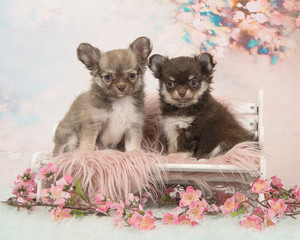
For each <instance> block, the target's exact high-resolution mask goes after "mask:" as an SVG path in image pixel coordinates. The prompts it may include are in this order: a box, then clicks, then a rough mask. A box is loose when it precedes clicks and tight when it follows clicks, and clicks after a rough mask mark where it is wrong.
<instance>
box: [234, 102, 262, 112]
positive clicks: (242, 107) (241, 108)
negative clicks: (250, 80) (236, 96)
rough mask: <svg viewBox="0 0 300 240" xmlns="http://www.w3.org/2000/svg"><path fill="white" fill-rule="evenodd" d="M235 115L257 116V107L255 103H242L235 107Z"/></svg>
mask: <svg viewBox="0 0 300 240" xmlns="http://www.w3.org/2000/svg"><path fill="white" fill-rule="evenodd" d="M235 110H236V111H237V113H239V114H242V115H257V114H258V107H257V104H255V103H242V104H238V105H237V106H235Z"/></svg>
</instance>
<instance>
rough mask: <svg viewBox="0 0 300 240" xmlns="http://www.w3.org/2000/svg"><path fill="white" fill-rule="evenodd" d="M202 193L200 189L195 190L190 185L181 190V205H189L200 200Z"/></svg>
mask: <svg viewBox="0 0 300 240" xmlns="http://www.w3.org/2000/svg"><path fill="white" fill-rule="evenodd" d="M201 195H202V192H201V191H200V190H196V191H195V190H194V188H193V187H192V186H188V187H187V189H186V191H185V192H180V197H181V200H180V202H179V206H180V207H185V206H188V205H189V204H190V203H191V202H192V201H195V200H198V199H199V198H200V197H201Z"/></svg>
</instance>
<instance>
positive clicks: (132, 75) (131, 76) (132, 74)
mask: <svg viewBox="0 0 300 240" xmlns="http://www.w3.org/2000/svg"><path fill="white" fill-rule="evenodd" d="M128 77H129V80H135V78H136V74H135V73H129V75H128Z"/></svg>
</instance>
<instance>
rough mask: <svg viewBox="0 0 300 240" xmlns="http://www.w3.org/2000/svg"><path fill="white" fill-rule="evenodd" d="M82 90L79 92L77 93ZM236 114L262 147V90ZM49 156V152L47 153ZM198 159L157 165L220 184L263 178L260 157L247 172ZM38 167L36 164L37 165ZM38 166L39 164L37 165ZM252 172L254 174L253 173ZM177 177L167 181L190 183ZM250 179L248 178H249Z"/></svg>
mask: <svg viewBox="0 0 300 240" xmlns="http://www.w3.org/2000/svg"><path fill="white" fill-rule="evenodd" d="M80 93H82V91H80V92H79V94H80ZM234 110H235V111H236V112H237V114H239V115H242V116H243V118H242V119H241V121H242V124H243V126H244V127H245V128H246V129H248V130H249V131H251V132H253V133H255V134H256V136H257V137H258V141H259V146H260V148H261V149H262V148H263V142H264V127H263V90H259V98H258V103H244V104H239V105H237V106H235V109H234ZM57 126H58V124H56V125H55V126H54V127H53V132H52V136H53V138H54V134H55V131H56V128H57ZM45 155H47V154H45V153H40V152H38V153H36V154H35V156H34V157H33V159H32V163H33V164H40V163H42V162H44V164H45V163H46V162H47V161H46V162H45V161H44V160H43V161H40V159H47V157H45ZM48 157H49V154H48ZM199 161H201V162H204V161H207V162H206V163H205V164H190V163H189V164H174V163H166V164H160V165H158V167H159V168H161V169H162V170H164V171H165V172H167V174H168V173H173V174H174V173H175V174H176V173H181V174H182V173H183V174H186V175H188V174H189V173H194V174H195V173H199V176H200V175H201V179H203V181H205V182H207V183H213V184H216V185H217V184H220V183H221V184H222V183H228V184H230V183H243V182H247V180H248V182H249V181H250V180H251V179H252V180H253V179H255V178H257V177H258V176H260V177H261V178H263V179H264V178H265V159H264V158H263V157H262V158H261V159H260V167H259V169H257V171H256V172H255V173H253V172H249V171H248V170H247V169H245V168H239V167H236V166H234V165H216V164H209V160H207V159H199ZM37 167H38V166H37ZM39 167H40V166H39ZM253 174H254V175H253ZM178 176H179V178H177V179H171V180H169V181H168V182H167V183H169V184H181V185H187V184H192V181H191V180H188V181H187V179H180V174H179V175H178ZM249 179H250V180H249Z"/></svg>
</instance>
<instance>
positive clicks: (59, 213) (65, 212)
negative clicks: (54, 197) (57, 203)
mask: <svg viewBox="0 0 300 240" xmlns="http://www.w3.org/2000/svg"><path fill="white" fill-rule="evenodd" d="M70 211H71V209H61V208H59V207H58V208H55V209H53V210H51V212H50V214H51V215H52V216H53V218H54V220H55V221H56V222H58V221H59V222H61V221H63V220H64V219H65V218H70V217H71V215H70V214H69V213H70Z"/></svg>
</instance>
